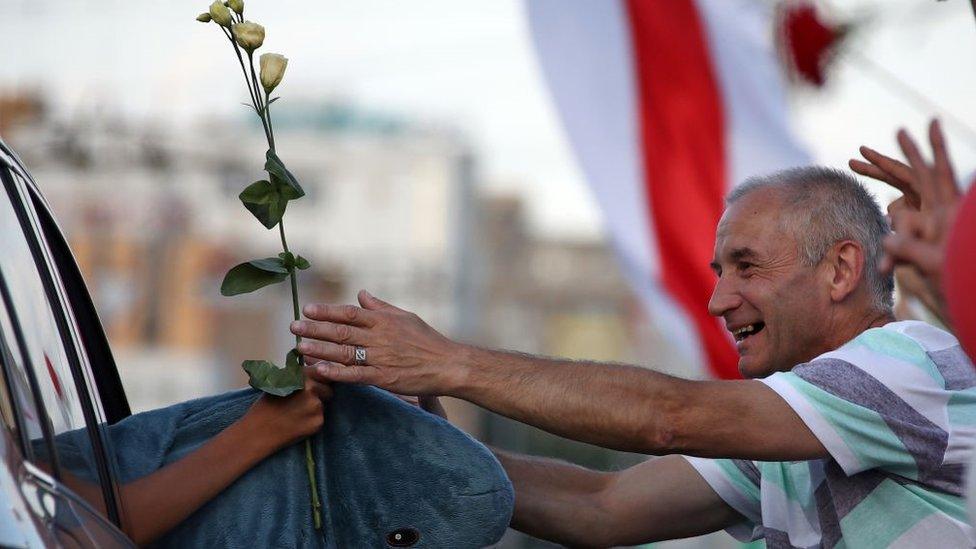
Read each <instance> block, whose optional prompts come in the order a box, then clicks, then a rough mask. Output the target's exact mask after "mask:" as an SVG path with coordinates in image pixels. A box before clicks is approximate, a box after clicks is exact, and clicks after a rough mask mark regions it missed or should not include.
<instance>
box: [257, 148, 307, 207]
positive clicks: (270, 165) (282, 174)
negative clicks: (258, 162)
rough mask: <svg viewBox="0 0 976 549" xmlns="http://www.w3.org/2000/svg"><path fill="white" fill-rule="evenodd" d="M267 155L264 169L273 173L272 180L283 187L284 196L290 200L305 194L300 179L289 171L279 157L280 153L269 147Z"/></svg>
mask: <svg viewBox="0 0 976 549" xmlns="http://www.w3.org/2000/svg"><path fill="white" fill-rule="evenodd" d="M265 157H266V158H267V160H266V162H265V163H264V169H265V170H267V171H268V173H269V174H271V182H272V183H274V184H276V185H277V186H280V187H281V188H282V194H283V195H284V196H286V197H287V198H289V199H290V200H294V199H296V198H301V197H303V196H305V190H304V189H302V186H301V185H300V184H299V183H298V180H297V179H295V176H294V175H292V174H291V172H290V171H288V168H286V167H285V164H284V162H282V161H281V159H280V158H278V155H277V154H275V152H274V151H273V150H271V149H268V152H267V154H266V155H265ZM276 179H277V181H276Z"/></svg>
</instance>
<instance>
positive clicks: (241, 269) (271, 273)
mask: <svg viewBox="0 0 976 549" xmlns="http://www.w3.org/2000/svg"><path fill="white" fill-rule="evenodd" d="M286 278H288V269H286V268H285V267H284V265H283V264H282V261H281V259H279V258H277V257H269V258H267V259H255V260H253V261H248V262H247V263H241V264H240V265H237V266H236V267H234V268H233V269H231V270H229V271H227V274H226V275H224V281H223V282H222V283H221V284H220V293H221V294H223V295H227V296H230V295H237V294H246V293H248V292H253V291H254V290H257V289H259V288H263V287H265V286H267V285H269V284H276V283H278V282H281V281H282V280H284V279H286Z"/></svg>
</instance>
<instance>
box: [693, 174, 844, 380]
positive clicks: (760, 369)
mask: <svg viewBox="0 0 976 549" xmlns="http://www.w3.org/2000/svg"><path fill="white" fill-rule="evenodd" d="M783 215H788V214H784V213H783V208H782V204H781V199H780V198H779V196H778V194H777V193H776V192H753V193H750V194H747V195H745V196H743V197H742V198H740V199H739V200H738V201H736V202H735V203H734V204H732V206H730V207H729V208H728V209H727V210H726V211H725V214H724V215H723V216H722V219H721V221H719V225H718V231H717V233H716V239H715V257H714V260H713V262H712V269H713V270H714V271H715V272H716V274H717V275H718V276H719V279H718V282H717V283H716V285H715V290H714V291H713V292H712V298H711V300H709V302H708V311H709V313H711V314H712V315H714V316H720V317H722V318H724V319H725V325H726V327H727V328H728V329H729V331H730V332H732V333H733V337H734V338H735V340H736V348H737V349H738V351H739V371H740V372H741V373H742V375H743V376H744V377H746V378H758V377H765V376H767V375H770V374H772V373H773V372H776V371H786V370H789V369H791V368H792V367H793V366H795V365H797V364H799V363H802V362H806V361H808V360H810V359H812V358H813V357H815V356H817V355H818V354H820V353H821V352H823V350H824V349H823V342H824V341H825V340H826V333H827V332H828V328H829V325H830V312H831V311H830V304H831V301H830V296H829V293H828V288H827V285H826V284H825V283H823V282H821V281H823V280H824V277H823V276H820V277H818V268H817V267H816V266H808V265H805V264H804V263H803V262H802V261H801V259H800V256H799V253H798V251H797V245H796V240H795V237H794V236H793V234H792V232H791V231H790V230H788V229H787V225H786V224H784V223H783V218H782V216H783Z"/></svg>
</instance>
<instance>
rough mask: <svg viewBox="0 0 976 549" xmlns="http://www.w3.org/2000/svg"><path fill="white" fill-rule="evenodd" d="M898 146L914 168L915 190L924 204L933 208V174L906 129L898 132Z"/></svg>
mask: <svg viewBox="0 0 976 549" xmlns="http://www.w3.org/2000/svg"><path fill="white" fill-rule="evenodd" d="M898 146H900V147H901V151H902V153H904V154H905V158H907V159H908V164H909V165H910V166H911V167H912V173H914V174H915V177H914V180H915V188H916V190H917V191H918V195H919V197H920V198H921V201H922V204H926V205H927V206H931V204H932V199H933V196H932V172H931V170H930V169H929V165H928V164H927V163H926V162H925V159H924V158H922V153H921V152H919V150H918V146H917V145H916V144H915V140H913V139H912V138H911V136H909V135H908V132H907V131H905V130H904V129H901V130H898Z"/></svg>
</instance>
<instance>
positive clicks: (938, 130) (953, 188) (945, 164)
mask: <svg viewBox="0 0 976 549" xmlns="http://www.w3.org/2000/svg"><path fill="white" fill-rule="evenodd" d="M929 141H930V142H931V143H932V157H933V161H934V163H933V168H932V174H933V176H934V179H935V181H934V183H935V184H934V187H935V189H934V195H935V198H936V199H937V200H939V202H940V203H942V204H945V203H948V202H952V201H953V199H954V198H956V197H958V196H959V187H958V186H957V185H956V174H955V173H954V172H953V169H952V162H951V161H950V160H949V152H948V150H947V149H946V144H945V136H944V135H943V134H942V125H941V124H939V121H938V120H932V123H931V124H930V125H929Z"/></svg>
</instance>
